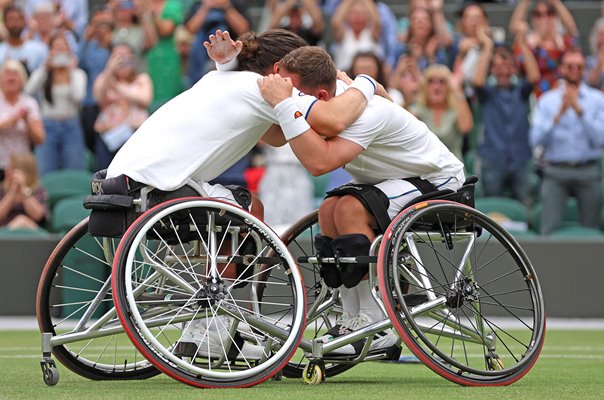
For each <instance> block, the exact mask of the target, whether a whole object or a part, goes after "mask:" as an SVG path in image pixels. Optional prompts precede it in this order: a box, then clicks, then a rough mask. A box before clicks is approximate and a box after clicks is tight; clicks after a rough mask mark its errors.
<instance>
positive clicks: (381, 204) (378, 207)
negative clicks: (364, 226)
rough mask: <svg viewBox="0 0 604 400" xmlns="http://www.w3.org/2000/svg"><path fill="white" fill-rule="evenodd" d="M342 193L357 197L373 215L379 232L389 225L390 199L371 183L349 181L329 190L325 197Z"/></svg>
mask: <svg viewBox="0 0 604 400" xmlns="http://www.w3.org/2000/svg"><path fill="white" fill-rule="evenodd" d="M344 195H351V196H354V197H356V198H357V199H359V201H360V202H361V204H363V206H364V207H365V208H366V209H367V211H369V212H370V213H371V214H372V215H373V216H374V217H375V221H376V223H377V226H378V228H379V230H380V232H386V228H388V225H390V216H389V215H388V207H389V205H390V200H388V196H386V194H385V193H384V192H382V191H381V190H380V189H378V188H377V187H375V186H373V185H368V184H352V183H350V184H346V185H343V186H340V187H338V188H335V189H332V190H330V191H329V192H327V196H325V198H328V197H332V196H344Z"/></svg>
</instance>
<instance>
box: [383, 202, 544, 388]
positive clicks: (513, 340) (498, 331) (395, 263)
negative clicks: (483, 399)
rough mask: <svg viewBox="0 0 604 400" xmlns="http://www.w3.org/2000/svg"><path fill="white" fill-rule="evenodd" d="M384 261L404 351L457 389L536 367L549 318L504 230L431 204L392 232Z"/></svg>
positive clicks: (454, 207) (388, 301)
mask: <svg viewBox="0 0 604 400" xmlns="http://www.w3.org/2000/svg"><path fill="white" fill-rule="evenodd" d="M378 258H379V260H378V275H379V284H380V291H381V292H382V297H383V299H384V303H385V306H386V309H387V311H388V316H389V318H390V319H391V320H392V323H393V326H394V327H395V328H396V330H397V332H398V333H399V335H400V336H401V338H402V339H403V341H404V342H405V344H406V345H407V347H408V348H409V349H410V350H411V351H412V352H413V353H414V354H415V355H416V356H417V357H418V358H419V359H421V360H422V362H423V363H424V364H426V365H427V366H428V367H429V368H431V369H432V370H433V371H435V372H436V373H438V374H439V375H441V376H443V377H445V378H446V379H449V380H451V381H453V382H455V383H458V384H461V385H471V386H496V385H508V384H511V383H513V382H515V381H517V380H518V379H520V378H521V377H522V376H524V375H525V374H526V373H527V372H528V371H529V370H530V369H531V367H532V366H533V365H534V363H535V362H536V361H537V358H538V356H539V353H540V351H541V348H542V346H543V341H544V334H545V314H544V309H543V296H542V293H541V288H540V286H539V282H538V280H537V276H536V274H535V271H534V269H533V267H532V266H531V263H530V262H529V260H528V258H527V256H526V254H525V253H524V251H523V250H522V249H521V248H520V246H519V245H518V243H517V242H516V241H515V240H514V239H513V238H512V236H510V235H509V234H508V233H507V232H506V231H505V230H504V229H503V228H502V227H500V226H499V225H498V224H496V223H495V222H493V221H492V220H490V219H489V218H488V217H486V216H485V215H484V214H482V213H480V212H479V211H476V210H475V209H472V208H469V207H466V206H464V205H461V204H457V203H452V202H446V201H428V202H423V203H419V204H416V205H413V206H411V207H409V208H407V209H406V210H404V211H403V212H401V213H400V214H399V215H398V216H397V217H396V218H395V219H394V220H393V221H392V223H391V224H390V226H389V227H388V230H387V231H386V233H385V235H384V240H383V241H382V244H381V247H380V252H379V257H378Z"/></svg>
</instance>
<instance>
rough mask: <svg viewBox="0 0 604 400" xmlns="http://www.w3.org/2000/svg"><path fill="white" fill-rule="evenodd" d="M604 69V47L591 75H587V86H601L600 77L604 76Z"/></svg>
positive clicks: (601, 48)
mask: <svg viewBox="0 0 604 400" xmlns="http://www.w3.org/2000/svg"><path fill="white" fill-rule="evenodd" d="M603 67H604V47H600V52H599V53H598V55H597V57H596V64H595V65H594V66H593V68H592V69H591V71H589V74H588V75H587V84H588V85H589V86H591V87H594V88H599V86H600V76H601V75H602V68H603Z"/></svg>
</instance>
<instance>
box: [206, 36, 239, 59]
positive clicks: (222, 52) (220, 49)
mask: <svg viewBox="0 0 604 400" xmlns="http://www.w3.org/2000/svg"><path fill="white" fill-rule="evenodd" d="M209 39H210V41H209V42H208V41H205V42H203V47H205V48H206V50H207V51H208V57H210V59H212V60H213V61H214V62H216V63H218V64H225V63H227V62H229V61H231V60H232V59H233V58H235V57H237V55H238V54H239V53H240V52H241V49H242V48H243V43H242V42H241V41H240V40H238V41H236V42H235V41H233V39H231V35H230V34H229V32H228V31H224V32H223V31H221V30H220V29H218V30H217V31H216V33H215V34H213V35H210V38H209Z"/></svg>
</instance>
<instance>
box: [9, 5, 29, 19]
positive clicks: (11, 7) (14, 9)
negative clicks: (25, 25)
mask: <svg viewBox="0 0 604 400" xmlns="http://www.w3.org/2000/svg"><path fill="white" fill-rule="evenodd" d="M11 12H16V13H17V14H19V15H20V16H21V18H23V19H25V11H23V8H21V7H19V6H17V5H14V4H12V3H10V4H9V5H8V6H6V8H4V18H5V19H6V16H7V15H8V14H9V13H11Z"/></svg>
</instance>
